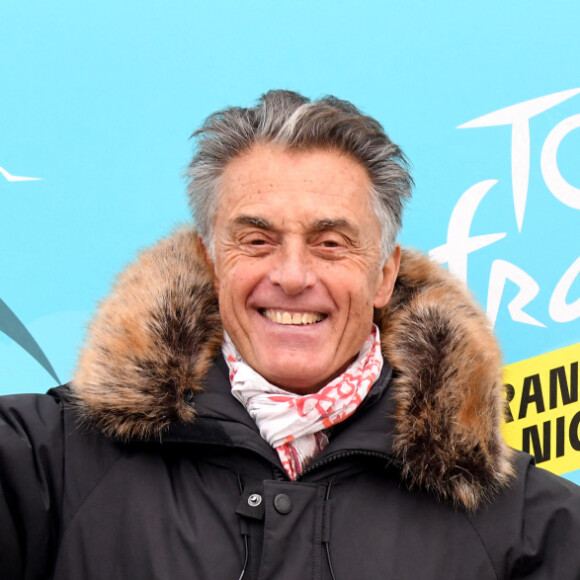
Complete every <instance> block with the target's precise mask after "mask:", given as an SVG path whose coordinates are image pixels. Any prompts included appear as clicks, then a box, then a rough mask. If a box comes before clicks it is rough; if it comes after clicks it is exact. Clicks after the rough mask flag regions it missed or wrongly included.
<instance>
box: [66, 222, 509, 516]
mask: <svg viewBox="0 0 580 580" xmlns="http://www.w3.org/2000/svg"><path fill="white" fill-rule="evenodd" d="M375 322H376V323H377V324H378V326H379V328H380V330H381V342H382V348H383V353H384V355H385V358H386V359H387V360H388V361H389V363H390V364H391V365H392V367H393V369H394V370H395V377H396V378H395V379H394V381H393V383H392V385H391V387H390V388H391V389H393V396H394V398H395V401H396V412H395V417H394V420H395V435H394V442H393V452H394V454H395V458H396V460H397V462H398V463H399V464H400V465H401V466H402V472H403V476H404V478H405V480H406V481H407V482H408V483H409V484H410V485H413V486H419V487H422V488H424V489H426V490H428V491H430V492H431V493H434V494H435V495H436V496H438V497H440V498H442V499H444V500H447V501H452V502H453V503H455V504H456V505H458V506H463V507H465V508H467V509H470V510H471V509H475V508H477V507H478V506H480V505H482V503H484V502H485V501H486V499H489V498H490V497H491V496H492V495H493V493H494V492H495V491H496V490H497V489H499V488H500V487H502V486H504V485H506V484H507V483H508V481H509V479H510V476H511V473H512V468H511V462H510V451H509V448H508V447H507V446H506V444H505V443H504V441H503V439H502V437H501V433H500V421H501V416H502V412H503V405H504V403H503V393H502V380H501V356H500V352H499V349H498V346H497V344H496V341H495V339H494V338H493V336H492V333H491V332H490V330H489V328H488V325H487V321H486V318H485V316H484V315H483V313H482V312H481V311H480V309H479V307H478V306H477V305H476V304H475V303H474V301H473V300H472V299H471V297H470V296H469V295H468V294H467V293H466V291H465V290H464V288H463V286H462V285H461V284H460V283H459V282H457V281H456V280H454V279H453V278H452V277H451V276H450V275H449V274H448V273H447V272H446V271H445V270H443V269H442V268H440V267H438V266H436V265H435V264H433V263H431V262H430V261H429V260H428V259H427V258H426V257H425V256H422V255H419V254H417V253H414V252H411V251H404V252H403V256H402V260H401V269H400V273H399V276H398V279H397V282H396V285H395V290H394V293H393V297H392V298H391V301H390V302H389V304H388V305H387V307H386V308H384V309H382V310H381V311H377V312H376V315H375ZM221 340H222V325H221V321H220V316H219V311H218V302H217V297H216V295H215V292H214V289H213V284H212V279H211V274H210V272H209V270H208V268H207V266H206V263H205V261H204V256H203V252H202V249H201V247H200V245H199V241H198V237H197V234H196V233H195V231H193V230H191V229H183V230H180V231H178V232H177V233H175V234H174V235H173V236H171V237H169V238H167V239H164V240H162V241H161V242H160V243H158V244H157V245H156V246H154V247H153V248H151V249H149V250H146V251H144V252H143V253H141V255H140V257H139V258H138V260H137V261H136V262H135V263H134V264H133V265H131V266H130V267H129V268H128V269H127V270H126V271H125V272H124V273H123V274H122V275H121V276H120V277H119V280H118V282H117V284H116V286H115V288H114V290H113V293H112V294H111V296H110V297H109V298H108V299H107V300H105V301H104V302H103V304H102V305H101V307H100V309H99V311H98V313H97V316H96V317H95V319H94V321H93V323H92V325H91V327H90V329H89V334H88V339H87V343H86V346H85V348H84V350H83V352H82V354H81V357H80V360H79V365H78V369H77V372H76V374H75V378H74V380H73V382H72V389H73V393H74V397H75V400H76V403H75V404H76V406H77V407H78V409H79V410H80V414H81V417H82V419H83V420H84V421H86V422H89V423H91V424H92V425H94V426H96V427H97V428H98V429H99V430H100V431H101V432H103V433H104V434H105V435H107V436H110V437H115V438H120V439H124V440H129V439H147V438H150V437H153V436H155V437H158V436H160V435H161V434H162V432H163V431H164V429H166V428H167V427H168V425H169V424H171V423H172V422H175V421H180V422H190V421H193V420H194V419H195V406H194V405H195V404H194V403H193V404H192V398H193V400H194V397H192V395H194V394H195V393H196V392H198V391H199V390H200V389H201V388H202V387H201V385H202V382H203V380H204V377H205V375H206V373H207V372H208V370H209V368H210V365H211V364H212V360H213V359H214V357H215V356H216V355H217V354H218V353H219V350H220V346H221Z"/></svg>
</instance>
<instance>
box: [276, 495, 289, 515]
mask: <svg viewBox="0 0 580 580" xmlns="http://www.w3.org/2000/svg"><path fill="white" fill-rule="evenodd" d="M274 507H275V508H276V511H277V512H278V513H279V514H287V513H290V512H291V511H292V500H291V499H290V498H289V497H288V496H287V495H286V494H285V493H279V494H278V495H277V496H276V497H275V498H274Z"/></svg>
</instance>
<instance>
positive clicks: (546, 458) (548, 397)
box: [504, 343, 580, 474]
mask: <svg viewBox="0 0 580 580" xmlns="http://www.w3.org/2000/svg"><path fill="white" fill-rule="evenodd" d="M579 359H580V343H578V344H574V345H572V346H568V347H566V348H562V349H559V350H555V351H552V352H548V353H546V354H542V355H540V356H536V357H534V358H529V359H526V360H523V361H520V362H517V363H514V364H511V365H507V366H506V367H504V383H505V384H506V389H507V400H508V406H509V412H508V417H507V419H506V423H505V426H504V435H505V438H506V440H507V442H508V443H509V444H510V445H511V446H512V447H515V448H516V449H522V450H523V451H526V452H528V453H531V454H532V455H533V456H534V457H535V458H536V463H537V464H538V465H539V466H540V467H544V468H545V469H548V470H549V471H552V472H554V473H558V474H562V473H568V472H569V471H574V470H576V469H580V402H579V400H578V360H579Z"/></svg>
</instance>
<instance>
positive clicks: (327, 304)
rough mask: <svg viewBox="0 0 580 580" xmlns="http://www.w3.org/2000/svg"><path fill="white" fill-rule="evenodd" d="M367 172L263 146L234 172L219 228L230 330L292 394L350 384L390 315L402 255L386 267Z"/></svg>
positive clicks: (340, 158) (316, 155)
mask: <svg viewBox="0 0 580 580" xmlns="http://www.w3.org/2000/svg"><path fill="white" fill-rule="evenodd" d="M370 188H371V182H370V179H369V177H368V175H367V173H366V171H365V169H364V168H363V167H362V166H361V165H360V164H359V163H358V162H357V161H355V160H353V159H352V158H350V157H348V156H346V155H343V154H340V153H337V152H335V151H324V150H319V149H315V150H310V151H289V150H285V149H282V148H280V147H279V146H275V145H271V144H270V145H259V146H258V145H256V146H254V147H253V148H252V149H251V150H250V151H249V152H247V153H244V154H243V155H240V156H239V157H236V158H234V159H233V160H232V161H231V162H230V163H229V164H228V165H227V166H226V168H225V171H224V173H223V178H222V182H221V193H220V199H219V209H218V212H217V215H216V220H215V224H214V225H215V229H214V231H215V264H214V270H215V287H216V290H217V293H218V297H219V306H220V313H221V318H222V321H223V325H224V328H225V330H226V331H227V333H228V334H229V335H230V337H231V339H232V341H233V342H234V344H235V345H236V347H237V348H238V350H239V351H240V353H241V355H242V356H243V357H244V359H245V360H246V362H247V363H248V364H249V365H250V366H251V367H252V368H253V369H254V370H256V371H257V372H258V373H259V374H261V375H262V376H263V377H264V378H266V379H267V380H268V381H270V382H271V383H273V384H275V385H278V386H279V387H282V388H284V389H286V390H288V391H292V392H295V393H311V392H315V391H317V390H319V389H320V388H321V387H322V386H324V385H325V384H326V383H327V382H329V381H330V380H332V379H333V378H334V377H336V376H337V375H338V374H340V373H341V372H342V371H343V370H344V369H345V368H346V367H347V366H348V364H349V363H350V362H351V361H352V360H353V359H354V358H355V357H356V356H357V354H358V352H359V351H360V349H361V348H362V345H363V343H364V341H365V339H366V337H367V336H368V334H369V333H370V331H371V328H372V319H373V306H374V307H378V308H380V307H382V306H384V305H385V304H386V303H387V302H388V300H389V298H390V296H391V292H392V288H393V284H394V281H395V278H396V274H397V270H398V265H399V255H400V251H399V248H397V250H396V251H395V252H394V253H393V255H392V256H391V257H390V258H389V259H388V260H387V262H386V264H384V265H383V264H381V259H380V228H379V224H378V222H377V219H376V217H375V215H374V213H373V211H372V208H371V201H370V193H369V191H370Z"/></svg>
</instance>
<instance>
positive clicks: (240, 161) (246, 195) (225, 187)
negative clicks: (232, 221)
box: [218, 144, 372, 225]
mask: <svg viewBox="0 0 580 580" xmlns="http://www.w3.org/2000/svg"><path fill="white" fill-rule="evenodd" d="M371 189H372V183H371V180H370V177H369V176H368V174H367V171H366V169H365V168H364V167H363V166H362V165H361V164H360V163H359V162H358V161H356V160H355V159H353V158H352V157H351V156H350V155H346V154H343V153H341V152H338V151H336V150H325V149H309V150H305V151H303V150H292V149H285V148H283V147H280V146H277V145H272V144H261V145H256V146H254V147H252V148H251V149H250V150H248V151H246V152H245V153H243V154H241V155H239V156H237V157H235V158H234V159H232V160H231V161H230V162H229V163H228V164H227V165H226V167H225V169H224V171H223V174H222V177H221V181H220V192H219V193H220V195H219V207H218V211H220V212H221V213H226V214H228V215H229V217H230V218H232V217H234V216H236V219H237V216H238V214H239V215H248V216H255V217H260V216H262V215H264V216H265V214H266V213H270V212H271V211H275V212H280V213H279V214H278V215H279V216H280V217H283V216H284V215H285V213H287V212H289V211H290V210H291V209H292V210H294V209H296V210H297V211H300V210H303V211H305V212H306V213H307V214H308V216H309V218H310V219H313V220H319V221H320V222H322V221H324V220H326V221H332V220H334V221H336V222H338V221H339V220H348V219H349V216H350V220H351V221H352V220H353V219H354V220H355V221H359V220H360V219H362V218H363V214H365V213H372V209H371V199H370V198H371ZM319 225H321V224H319Z"/></svg>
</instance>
